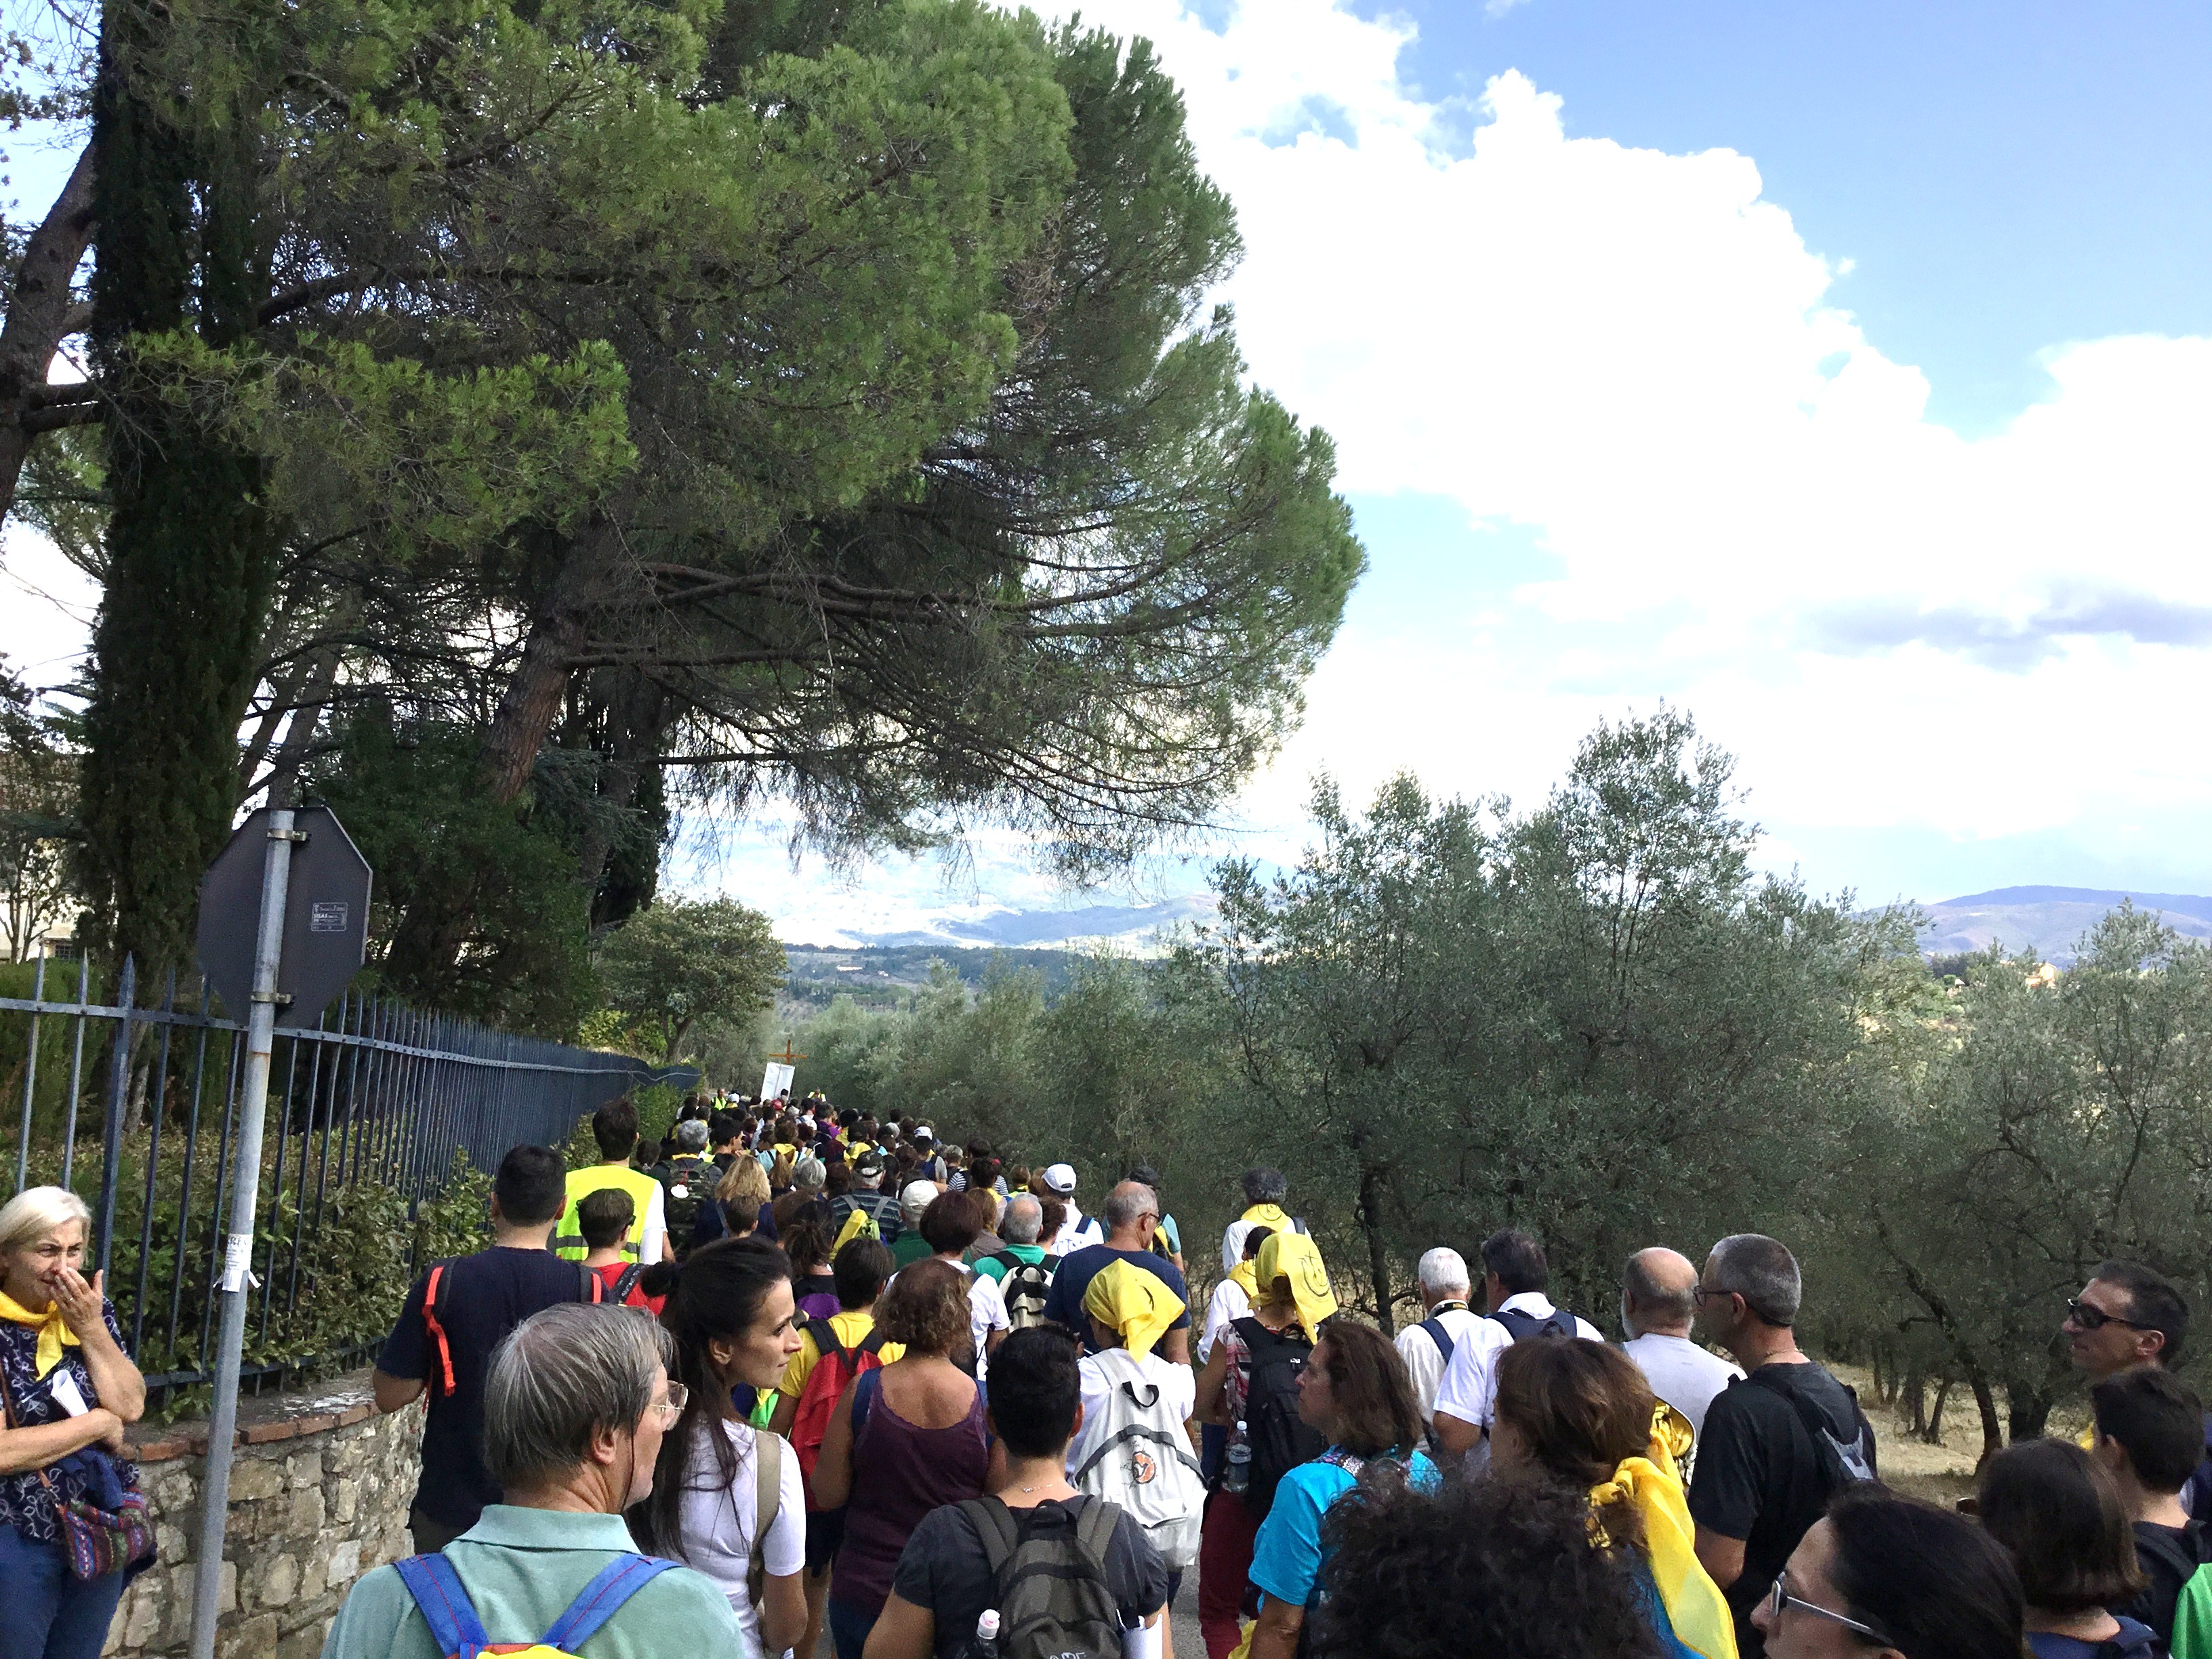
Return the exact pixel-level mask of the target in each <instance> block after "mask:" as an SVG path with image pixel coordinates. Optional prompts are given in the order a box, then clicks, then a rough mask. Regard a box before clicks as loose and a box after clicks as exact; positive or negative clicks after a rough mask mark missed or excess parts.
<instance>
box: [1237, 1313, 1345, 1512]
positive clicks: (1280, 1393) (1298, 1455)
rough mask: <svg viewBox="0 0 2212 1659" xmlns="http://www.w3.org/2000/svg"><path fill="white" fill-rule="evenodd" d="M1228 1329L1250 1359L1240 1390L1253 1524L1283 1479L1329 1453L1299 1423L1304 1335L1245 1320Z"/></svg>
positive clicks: (1308, 1350)
mask: <svg viewBox="0 0 2212 1659" xmlns="http://www.w3.org/2000/svg"><path fill="white" fill-rule="evenodd" d="M1231 1329H1232V1330H1234V1331H1235V1332H1236V1333H1237V1335H1238V1336H1239V1337H1241V1338H1243V1342H1244V1346H1245V1349H1246V1351H1247V1352H1249V1353H1250V1354H1251V1356H1252V1370H1251V1375H1250V1376H1249V1378H1248V1379H1247V1381H1246V1383H1245V1386H1244V1443H1245V1444H1246V1445H1248V1446H1249V1447H1250V1448H1251V1449H1252V1463H1251V1476H1250V1485H1249V1486H1247V1487H1246V1488H1245V1490H1244V1507H1245V1508H1246V1509H1248V1510H1250V1511H1251V1512H1252V1518H1253V1519H1254V1520H1255V1521H1258V1520H1261V1519H1262V1518H1264V1517H1265V1516H1266V1515H1267V1511H1268V1510H1269V1509H1270V1508H1272V1507H1273V1504H1274V1502H1275V1488H1276V1487H1277V1486H1279V1485H1281V1484H1282V1479H1283V1477H1284V1476H1285V1475H1286V1474H1289V1473H1290V1472H1291V1470H1292V1469H1294V1468H1297V1466H1298V1465H1299V1464H1301V1463H1310V1462H1313V1460H1314V1459H1315V1458H1316V1457H1319V1456H1320V1455H1322V1453H1323V1452H1325V1451H1327V1450H1328V1441H1327V1440H1326V1439H1324V1438H1323V1437H1322V1434H1321V1431H1319V1430H1317V1429H1312V1428H1309V1427H1307V1426H1306V1425H1305V1424H1304V1423H1303V1422H1301V1421H1299V1419H1298V1373H1299V1372H1300V1371H1302V1370H1304V1369H1305V1364H1306V1360H1307V1358H1309V1357H1310V1355H1311V1354H1312V1352H1313V1344H1312V1343H1310V1342H1309V1341H1307V1340H1306V1339H1305V1337H1304V1334H1299V1335H1297V1336H1289V1335H1285V1334H1282V1333H1280V1332H1277V1331H1271V1330H1269V1329H1268V1328H1267V1327H1266V1326H1265V1325H1262V1324H1261V1322H1259V1321H1258V1320H1256V1319H1254V1318H1251V1317H1250V1316H1246V1317H1245V1318H1243V1319H1240V1320H1237V1322H1235V1323H1234V1324H1233V1325H1231Z"/></svg>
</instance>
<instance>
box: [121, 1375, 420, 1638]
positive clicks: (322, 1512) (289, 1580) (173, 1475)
mask: <svg viewBox="0 0 2212 1659" xmlns="http://www.w3.org/2000/svg"><path fill="white" fill-rule="evenodd" d="M421 1443H422V1411H421V1409H420V1408H419V1407H416V1408H412V1409H409V1410H405V1411H398V1412H394V1413H392V1414H391V1415H390V1416H388V1417H386V1416H379V1415H378V1414H377V1412H376V1408H375V1407H374V1405H372V1404H371V1403H370V1401H369V1396H368V1385H367V1373H366V1372H363V1373H359V1374H357V1375H356V1376H354V1377H350V1378H347V1379H343V1380H342V1381H341V1382H340V1383H337V1384H324V1385H322V1386H320V1387H319V1388H315V1389H307V1390H305V1391H303V1392H301V1393H299V1394H296V1395H273V1396H264V1397H263V1398H261V1399H258V1400H247V1401H240V1431H239V1444H238V1446H237V1449H236V1450H235V1451H234V1454H233V1461H232V1463H231V1472H230V1521H229V1526H228V1532H227V1535H226V1539H225V1547H224V1551H223V1557H224V1564H223V1569H222V1603H221V1606H222V1618H221V1620H220V1622H219V1624H218V1626H217V1635H216V1654H217V1655H218V1659H314V1656H315V1655H317V1654H319V1652H320V1651H321V1650H322V1645H323V1634H324V1632H325V1631H326V1630H327V1629H328V1628H329V1626H330V1622H331V1614H333V1613H336V1612H337V1608H338V1603H339V1602H341V1601H343V1600H345V1594H346V1591H347V1590H348V1589H350V1588H351V1587H352V1584H353V1582H354V1580H355V1579H356V1578H358V1577H361V1575H362V1573H364V1572H367V1571H368V1570H369V1569H370V1568H372V1567H375V1566H380V1565H383V1564H384V1563H385V1562H386V1561H394V1560H398V1559H399V1558H400V1557H402V1556H404V1555H406V1554H408V1553H410V1546H409V1544H408V1541H407V1508H408V1504H410V1501H411V1500H412V1499H413V1498H414V1496H415V1481H416V1474H417V1473H418V1470H419V1448H420V1446H421ZM206 1449H207V1427H206V1425H204V1424H201V1425H197V1427H194V1426H191V1425H185V1426H180V1427H179V1428H175V1429H171V1430H166V1431H164V1430H153V1431H143V1432H142V1434H141V1436H140V1437H139V1444H138V1447H137V1450H136V1452H135V1454H134V1456H135V1460H136V1462H137V1465H138V1472H139V1477H140V1480H141V1483H142V1484H143V1486H144V1488H145V1492H146V1496H147V1499H148V1502H149V1504H150V1505H151V1507H152V1510H153V1512H154V1522H155V1537H156V1539H157V1540H158V1541H159V1545H160V1558H159V1559H158V1560H157V1562H156V1563H155V1565H154V1566H152V1567H151V1568H149V1569H148V1571H145V1572H144V1573H143V1574H141V1575H140V1576H139V1577H138V1578H137V1580H136V1581H134V1582H133V1583H131V1587H130V1588H129V1589H126V1590H125V1592H124V1594H123V1603H122V1605H121V1606H120V1607H118V1608H117V1609H116V1614H115V1623H114V1625H113V1626H112V1627H110V1629H109V1631H108V1633H107V1644H106V1647H105V1648H103V1649H102V1650H101V1651H102V1653H103V1654H105V1655H112V1656H116V1659H141V1656H144V1659H155V1656H161V1659H168V1656H181V1655H182V1654H183V1653H184V1652H185V1645H186V1644H187V1642H188V1641H189V1639H190V1637H191V1618H192V1609H191V1601H192V1578H193V1572H194V1562H193V1559H192V1557H193V1552H194V1550H195V1549H196V1548H197V1545H198V1542H199V1525H200V1522H199V1513H200V1492H201V1482H202V1477H203V1475H204V1471H205V1468H206Z"/></svg>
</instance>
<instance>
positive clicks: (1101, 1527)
mask: <svg viewBox="0 0 2212 1659" xmlns="http://www.w3.org/2000/svg"><path fill="white" fill-rule="evenodd" d="M960 1508H961V1510H963V1512H964V1513H965V1514H966V1515H967V1516H968V1517H969V1520H970V1521H972V1522H974V1523H975V1530H976V1532H977V1533H979V1534H981V1536H982V1540H983V1553H984V1558H985V1559H986V1560H987V1562H988V1563H989V1564H990V1568H991V1577H992V1578H993V1580H994V1583H996V1584H997V1586H998V1588H997V1590H996V1591H995V1594H996V1595H997V1596H998V1598H999V1647H998V1651H999V1659H1121V1612H1120V1610H1119V1609H1118V1608H1117V1607H1115V1605H1114V1593H1113V1591H1111V1590H1109V1589H1107V1588H1106V1551H1107V1547H1108V1546H1109V1545H1110V1544H1111V1543H1112V1542H1113V1539H1114V1526H1115V1522H1117V1521H1118V1520H1119V1519H1120V1518H1121V1510H1118V1509H1116V1508H1115V1506H1114V1505H1113V1504H1109V1503H1107V1502H1106V1501H1105V1500H1104V1499H1103V1498H1076V1499H1074V1500H1073V1501H1072V1502H1067V1503H1060V1502H1054V1501H1047V1502H1045V1503H1042V1504H1038V1505H1037V1506H1036V1508H1035V1509H1030V1510H1010V1509H1008V1508H1007V1507H1006V1504H1003V1503H1001V1502H1000V1500H999V1499H998V1498H969V1499H968V1500H967V1501H966V1502H965V1503H963V1504H961V1505H960Z"/></svg>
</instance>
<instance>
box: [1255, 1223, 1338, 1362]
mask: <svg viewBox="0 0 2212 1659" xmlns="http://www.w3.org/2000/svg"><path fill="white" fill-rule="evenodd" d="M1252 1265H1253V1279H1254V1280H1255V1283H1258V1284H1261V1285H1266V1286H1267V1287H1268V1291H1269V1293H1270V1294H1271V1295H1272V1294H1273V1289H1274V1284H1275V1281H1276V1280H1277V1279H1289V1280H1290V1282H1291V1301H1292V1302H1293V1303H1295V1304H1297V1310H1298V1323H1299V1324H1300V1325H1302V1326H1304V1328H1305V1332H1306V1334H1307V1335H1308V1336H1318V1335H1319V1334H1320V1333H1321V1322H1322V1320H1324V1319H1327V1318H1328V1316H1330V1315H1331V1314H1333V1313H1334V1312H1335V1311H1336V1292H1335V1291H1333V1290H1331V1289H1330V1288H1329V1284H1328V1268H1326V1267H1323V1266H1322V1261H1321V1248H1320V1247H1319V1246H1318V1245H1316V1243H1314V1242H1313V1240H1312V1239H1310V1238H1309V1237H1306V1235H1305V1234H1304V1233H1294V1232H1290V1231H1279V1232H1275V1233H1271V1234H1269V1235H1268V1237H1267V1242H1266V1243H1263V1244H1261V1246H1260V1254H1259V1255H1258V1257H1257V1258H1256V1259H1255V1261H1254V1262H1253V1264H1252ZM1253 1300H1254V1301H1255V1302H1257V1301H1258V1300H1259V1297H1257V1296H1255V1297H1253Z"/></svg>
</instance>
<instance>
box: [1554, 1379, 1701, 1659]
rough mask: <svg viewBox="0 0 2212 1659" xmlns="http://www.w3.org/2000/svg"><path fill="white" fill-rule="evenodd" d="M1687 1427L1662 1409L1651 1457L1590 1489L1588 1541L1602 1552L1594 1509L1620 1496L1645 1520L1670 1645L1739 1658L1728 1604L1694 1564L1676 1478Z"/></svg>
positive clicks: (1693, 1532)
mask: <svg viewBox="0 0 2212 1659" xmlns="http://www.w3.org/2000/svg"><path fill="white" fill-rule="evenodd" d="M1669 1418H1674V1419H1675V1421H1674V1422H1669V1421H1668V1419H1669ZM1688 1427H1689V1425H1688V1424H1687V1423H1686V1422H1684V1421H1681V1420H1680V1417H1679V1414H1678V1413H1675V1412H1674V1408H1673V1407H1669V1406H1666V1405H1663V1404H1662V1406H1661V1407H1660V1408H1659V1413H1658V1415H1657V1416H1656V1418H1655V1419H1654V1420H1653V1423H1652V1425H1651V1453H1652V1455H1650V1456H1649V1457H1632V1458H1630V1459H1629V1460H1628V1461H1627V1462H1625V1463H1623V1464H1622V1465H1621V1466H1620V1468H1617V1469H1615V1470H1614V1471H1613V1479H1612V1480H1607V1481H1603V1482H1601V1483H1600V1484H1599V1485H1597V1486H1592V1487H1591V1488H1590V1510H1591V1514H1590V1528H1591V1541H1592V1542H1593V1543H1595V1544H1597V1545H1598V1546H1600V1547H1603V1546H1604V1545H1605V1543H1606V1536H1605V1530H1604V1528H1603V1526H1602V1525H1601V1523H1600V1522H1599V1520H1598V1511H1599V1510H1601V1509H1603V1508H1605V1507H1606V1506H1607V1505H1608V1504H1616V1503H1619V1502H1620V1501H1621V1500H1622V1499H1624V1498H1625V1499H1626V1500H1627V1501H1628V1502H1629V1503H1631V1504H1634V1505H1635V1506H1636V1512H1637V1514H1638V1515H1639V1516H1642V1517H1643V1520H1644V1550H1645V1556H1646V1559H1647V1560H1648V1561H1649V1562H1650V1567H1651V1580H1652V1583H1653V1584H1654V1586H1655V1587H1656V1589H1658V1592H1659V1601H1660V1603H1661V1605H1662V1606H1663V1607H1665V1608H1666V1609H1667V1618H1668V1622H1670V1623H1671V1624H1672V1625H1673V1626H1674V1639H1675V1640H1676V1641H1678V1642H1680V1644H1682V1645H1683V1646H1684V1647H1686V1648H1687V1649H1689V1650H1690V1651H1691V1652H1692V1653H1697V1654H1702V1655H1703V1656H1705V1659H1736V1647H1735V1620H1734V1619H1733V1618H1732V1617H1731V1616H1730V1614H1729V1604H1728V1598H1727V1597H1725V1596H1723V1595H1722V1594H1721V1591H1720V1586H1719V1585H1717V1584H1716V1583H1713V1581H1712V1577H1711V1575H1710V1574H1709V1573H1707V1572H1706V1571H1705V1568H1704V1566H1703V1565H1700V1564H1699V1560H1698V1553H1697V1549H1696V1547H1695V1546H1696V1539H1697V1528H1696V1526H1695V1525H1694V1524H1693V1523H1692V1522H1691V1520H1690V1506H1689V1504H1688V1503H1687V1502H1686V1501H1685V1500H1684V1498H1683V1496H1682V1478H1681V1476H1680V1474H1677V1473H1676V1472H1675V1462H1674V1459H1675V1455H1676V1450H1677V1443H1678V1442H1679V1441H1680V1440H1681V1438H1682V1431H1686V1430H1687V1429H1688Z"/></svg>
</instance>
